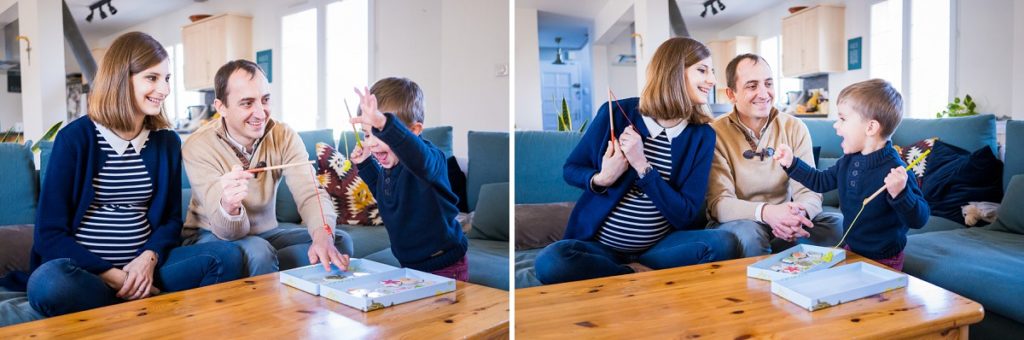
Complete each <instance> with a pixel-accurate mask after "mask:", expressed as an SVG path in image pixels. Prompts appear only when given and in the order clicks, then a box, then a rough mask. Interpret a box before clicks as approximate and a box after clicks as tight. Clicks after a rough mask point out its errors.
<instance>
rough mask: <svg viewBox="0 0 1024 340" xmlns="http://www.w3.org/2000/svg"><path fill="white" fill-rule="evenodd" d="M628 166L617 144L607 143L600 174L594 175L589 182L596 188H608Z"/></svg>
mask: <svg viewBox="0 0 1024 340" xmlns="http://www.w3.org/2000/svg"><path fill="white" fill-rule="evenodd" d="M628 166H629V163H627V162H626V157H625V155H623V153H622V150H620V149H619V143H618V142H612V141H609V142H608V149H606V150H605V151H604V157H601V172H598V173H597V175H594V177H593V178H592V179H591V182H592V183H593V184H594V185H596V186H600V187H610V186H611V185H612V184H615V181H616V180H618V179H619V177H620V176H622V174H623V173H625V172H626V169H627V167H628Z"/></svg>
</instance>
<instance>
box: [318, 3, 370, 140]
mask: <svg viewBox="0 0 1024 340" xmlns="http://www.w3.org/2000/svg"><path fill="white" fill-rule="evenodd" d="M369 13H370V12H369V4H368V0H342V1H338V2H334V3H331V4H329V5H327V20H326V21H327V35H326V38H327V93H329V94H330V96H329V97H330V98H331V100H328V101H327V113H326V114H327V119H326V122H327V127H328V128H331V129H334V132H335V133H338V134H340V133H341V131H343V130H351V129H352V127H351V126H352V125H350V124H349V123H348V115H347V114H346V110H351V112H352V115H355V114H356V113H355V110H356V108H357V107H358V105H359V97H358V96H356V94H355V92H354V91H353V89H354V88H356V87H358V88H359V89H360V90H361V89H362V88H363V87H364V86H369V84H368V83H369V69H370V57H369V55H370V53H369V48H370V25H369V17H370V15H369ZM346 102H347V103H348V107H347V108H346V107H345V104H346Z"/></svg>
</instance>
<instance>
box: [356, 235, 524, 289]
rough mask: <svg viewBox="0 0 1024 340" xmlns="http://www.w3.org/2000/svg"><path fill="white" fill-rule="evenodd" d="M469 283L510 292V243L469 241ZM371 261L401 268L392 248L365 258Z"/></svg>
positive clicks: (467, 253)
mask: <svg viewBox="0 0 1024 340" xmlns="http://www.w3.org/2000/svg"><path fill="white" fill-rule="evenodd" d="M466 256H467V258H468V260H469V282H470V283H474V284H479V285H484V286H488V287H491V288H498V289H504V290H508V242H502V241H490V240H477V239H470V240H469V251H467V252H466ZM364 258H365V259H367V260H370V261H376V262H380V263H383V264H386V265H391V266H395V267H399V266H400V264H399V263H398V259H396V258H395V255H394V254H392V253H391V248H388V249H384V250H381V251H378V252H376V253H373V254H370V255H367V256H366V257H364Z"/></svg>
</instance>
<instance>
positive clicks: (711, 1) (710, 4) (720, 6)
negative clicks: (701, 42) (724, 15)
mask: <svg viewBox="0 0 1024 340" xmlns="http://www.w3.org/2000/svg"><path fill="white" fill-rule="evenodd" d="M716 3H717V4H718V7H717V8H716V7H715V4H716ZM708 8H710V9H711V15H716V14H718V12H719V11H725V4H723V3H722V0H707V1H704V11H703V12H700V17H701V18H704V17H707V15H708Z"/></svg>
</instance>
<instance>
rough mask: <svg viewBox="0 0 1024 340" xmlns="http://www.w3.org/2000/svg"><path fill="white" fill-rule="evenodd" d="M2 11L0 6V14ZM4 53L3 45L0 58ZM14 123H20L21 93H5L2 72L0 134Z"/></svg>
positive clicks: (5, 82) (3, 74)
mask: <svg viewBox="0 0 1024 340" xmlns="http://www.w3.org/2000/svg"><path fill="white" fill-rule="evenodd" d="M0 5H2V4H0ZM4 10H5V8H4V7H3V6H0V12H3V11H4ZM6 53H7V51H6V50H5V49H4V44H0V57H2V56H5V55H6ZM16 123H21V93H10V92H7V73H6V72H3V73H0V133H3V132H7V130H8V129H10V128H11V126H14V124H16Z"/></svg>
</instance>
